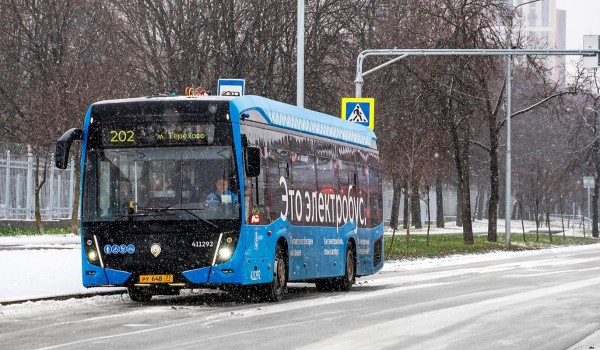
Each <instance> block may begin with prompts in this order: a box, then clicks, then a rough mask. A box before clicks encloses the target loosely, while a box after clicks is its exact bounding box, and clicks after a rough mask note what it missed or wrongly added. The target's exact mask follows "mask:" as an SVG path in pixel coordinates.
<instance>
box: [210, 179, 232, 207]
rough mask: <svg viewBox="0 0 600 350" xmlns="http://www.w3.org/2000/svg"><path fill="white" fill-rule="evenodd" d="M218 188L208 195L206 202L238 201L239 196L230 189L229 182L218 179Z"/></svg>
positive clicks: (216, 185)
mask: <svg viewBox="0 0 600 350" xmlns="http://www.w3.org/2000/svg"><path fill="white" fill-rule="evenodd" d="M215 187H216V190H215V191H214V192H211V193H210V194H209V195H208V196H206V203H237V201H238V196H237V195H236V194H235V193H233V192H231V191H230V190H229V182H227V180H225V179H218V180H217V182H216V184H215Z"/></svg>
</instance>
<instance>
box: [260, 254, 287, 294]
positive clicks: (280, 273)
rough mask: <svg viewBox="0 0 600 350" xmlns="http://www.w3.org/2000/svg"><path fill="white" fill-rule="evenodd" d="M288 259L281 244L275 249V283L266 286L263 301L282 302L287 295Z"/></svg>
mask: <svg viewBox="0 0 600 350" xmlns="http://www.w3.org/2000/svg"><path fill="white" fill-rule="evenodd" d="M287 270H288V269H287V259H286V257H285V254H284V252H283V248H282V247H281V244H277V247H275V259H274V262H273V281H272V282H271V283H269V284H267V285H265V286H264V290H263V293H262V294H263V295H262V296H263V300H265V301H280V300H281V299H283V296H284V295H285V294H286V293H287V280H288V276H287Z"/></svg>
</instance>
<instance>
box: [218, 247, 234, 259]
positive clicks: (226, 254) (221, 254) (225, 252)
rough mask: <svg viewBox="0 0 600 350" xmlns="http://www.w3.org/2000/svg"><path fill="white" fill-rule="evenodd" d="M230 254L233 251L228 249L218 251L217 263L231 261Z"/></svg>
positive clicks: (223, 248)
mask: <svg viewBox="0 0 600 350" xmlns="http://www.w3.org/2000/svg"><path fill="white" fill-rule="evenodd" d="M232 254H233V251H232V249H231V248H230V247H227V246H226V247H222V248H221V249H219V261H227V260H229V259H231V255H232Z"/></svg>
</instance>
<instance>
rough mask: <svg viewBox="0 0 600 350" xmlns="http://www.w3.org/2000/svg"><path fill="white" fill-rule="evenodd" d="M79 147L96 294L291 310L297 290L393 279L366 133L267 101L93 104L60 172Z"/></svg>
mask: <svg viewBox="0 0 600 350" xmlns="http://www.w3.org/2000/svg"><path fill="white" fill-rule="evenodd" d="M74 140H82V141H83V142H82V152H81V180H80V184H81V213H80V214H81V226H80V228H81V242H82V263H83V265H82V275H83V285H84V286H85V287H106V286H118V287H127V289H128V292H129V296H130V298H131V299H132V300H134V301H149V300H150V299H151V298H152V296H153V295H161V294H164V295H169V294H178V293H179V291H180V290H181V289H184V288H210V287H218V288H221V289H223V290H239V289H242V290H244V291H246V292H247V291H252V293H254V294H255V295H256V296H257V297H260V298H261V299H262V300H270V301H278V300H280V299H281V298H282V297H283V296H284V295H285V293H286V292H287V284H288V282H313V283H316V286H317V288H318V289H320V290H348V289H350V287H351V286H352V284H353V283H354V281H355V277H356V276H364V275H370V274H373V273H375V272H377V271H379V270H380V269H381V268H382V267H383V261H384V257H383V215H382V192H381V180H382V179H381V170H380V164H379V155H378V150H377V140H376V137H375V134H374V133H373V132H372V131H371V130H370V129H369V128H367V127H364V126H361V125H358V124H355V123H351V122H347V121H344V120H341V119H340V118H336V117H333V116H330V115H326V114H322V113H318V112H315V111H311V110H307V109H303V108H298V107H295V106H291V105H287V104H284V103H280V102H277V101H273V100H269V99H266V98H263V97H258V96H239V97H222V96H162V97H142V98H131V99H122V100H111V101H101V102H97V103H94V104H92V105H91V106H90V107H89V109H88V111H87V114H86V116H85V121H84V125H83V129H78V128H74V129H70V130H69V131H67V132H65V133H64V134H63V135H62V136H61V137H60V139H59V140H58V142H57V145H56V154H55V159H56V166H57V167H58V168H65V167H66V166H67V159H68V154H69V149H70V147H71V144H72V142H73V141H74Z"/></svg>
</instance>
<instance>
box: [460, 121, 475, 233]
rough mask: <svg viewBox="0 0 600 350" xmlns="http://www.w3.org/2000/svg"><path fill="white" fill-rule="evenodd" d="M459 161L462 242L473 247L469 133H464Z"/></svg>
mask: <svg viewBox="0 0 600 350" xmlns="http://www.w3.org/2000/svg"><path fill="white" fill-rule="evenodd" d="M462 148H463V151H462V157H461V158H462V159H461V162H460V163H461V168H462V186H461V187H462V196H461V197H462V222H463V240H464V242H465V244H466V245H473V244H474V243H475V239H474V237H473V223H472V222H471V181H470V175H469V133H468V131H467V132H466V133H465V136H464V140H463V147H462Z"/></svg>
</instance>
